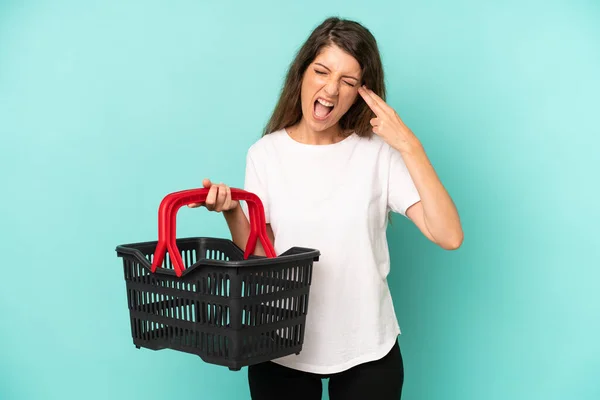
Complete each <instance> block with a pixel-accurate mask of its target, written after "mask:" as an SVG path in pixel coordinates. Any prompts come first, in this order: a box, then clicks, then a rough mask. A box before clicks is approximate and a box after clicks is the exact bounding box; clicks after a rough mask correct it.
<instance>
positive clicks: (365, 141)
mask: <svg viewBox="0 0 600 400" xmlns="http://www.w3.org/2000/svg"><path fill="white" fill-rule="evenodd" d="M358 144H359V146H360V148H361V150H362V151H363V152H365V153H368V154H371V155H372V156H374V157H377V160H378V161H379V162H385V161H387V160H389V159H390V157H394V151H396V150H395V149H394V148H393V147H391V146H390V145H389V144H388V143H387V142H386V141H385V140H383V139H382V138H381V137H380V136H377V135H375V134H373V135H372V136H368V137H367V136H360V137H358Z"/></svg>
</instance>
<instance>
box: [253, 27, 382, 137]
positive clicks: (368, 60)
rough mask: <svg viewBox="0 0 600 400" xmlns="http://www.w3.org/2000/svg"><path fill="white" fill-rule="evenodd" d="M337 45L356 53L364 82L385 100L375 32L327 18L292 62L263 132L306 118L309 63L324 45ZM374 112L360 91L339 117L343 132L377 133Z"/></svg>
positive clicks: (348, 51)
mask: <svg viewBox="0 0 600 400" xmlns="http://www.w3.org/2000/svg"><path fill="white" fill-rule="evenodd" d="M331 45H336V46H337V47H339V48H340V49H342V50H343V51H345V52H346V53H348V54H350V55H351V56H352V57H354V58H355V59H356V60H357V61H358V63H359V65H360V68H361V70H362V84H364V85H366V86H367V87H368V88H369V89H371V90H372V91H374V92H375V93H377V94H378V95H379V96H380V97H381V98H382V99H383V100H385V84H384V79H383V65H382V62H381V56H380V54H379V49H378V47H377V42H376V40H375V38H374V37H373V35H372V34H371V32H370V31H369V30H368V29H367V28H365V27H364V26H362V25H361V24H359V23H358V22H355V21H350V20H346V19H340V18H336V17H330V18H327V19H326V20H325V21H323V22H322V23H321V24H320V25H319V26H318V27H317V28H315V30H313V31H312V33H311V34H310V36H309V37H308V39H307V40H306V42H304V44H303V45H302V47H301V48H300V50H298V52H297V54H296V57H295V58H294V60H293V62H292V63H291V65H290V67H289V70H288V72H287V76H286V78H285V83H284V85H283V88H282V89H281V94H280V96H279V101H278V102H277V105H276V106H275V110H274V111H273V114H272V116H271V118H270V119H269V122H268V123H267V125H266V127H265V129H264V132H263V135H267V134H269V133H271V132H275V131H278V130H280V129H283V128H286V127H289V126H291V125H294V124H296V123H298V122H299V121H300V119H301V118H302V105H301V103H300V89H301V86H302V79H303V77H304V73H305V72H306V69H307V68H308V66H309V65H310V64H311V63H312V62H313V61H314V59H315V58H316V57H317V55H318V54H319V52H320V51H321V49H322V48H324V47H327V46H331ZM373 116H374V114H373V112H372V111H371V109H369V107H368V106H367V104H366V103H365V102H364V100H362V98H361V97H360V95H359V96H358V99H357V101H356V102H355V103H354V104H353V105H352V107H350V109H349V110H348V111H347V112H346V114H344V115H343V116H342V118H341V119H340V121H339V125H340V128H341V130H342V132H344V133H345V132H352V131H353V132H355V133H356V134H357V135H358V136H371V135H372V134H373V132H372V130H371V129H372V127H371V124H370V122H369V121H370V119H371V118H373Z"/></svg>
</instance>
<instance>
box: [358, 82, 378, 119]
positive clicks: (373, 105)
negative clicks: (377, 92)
mask: <svg viewBox="0 0 600 400" xmlns="http://www.w3.org/2000/svg"><path fill="white" fill-rule="evenodd" d="M358 93H359V94H360V95H361V96H362V98H363V99H364V100H365V103H367V105H368V106H369V108H370V109H371V110H372V111H373V112H374V113H375V115H376V116H378V117H380V116H381V115H382V114H383V109H382V108H381V106H380V105H379V103H378V102H377V99H375V98H374V97H373V96H372V95H371V94H370V93H369V92H368V91H367V89H365V87H364V86H361V87H360V88H358ZM373 94H374V93H373Z"/></svg>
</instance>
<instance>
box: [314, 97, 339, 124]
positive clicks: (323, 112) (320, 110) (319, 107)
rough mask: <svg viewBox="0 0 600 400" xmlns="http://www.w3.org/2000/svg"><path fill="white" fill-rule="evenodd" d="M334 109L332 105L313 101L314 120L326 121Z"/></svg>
mask: <svg viewBox="0 0 600 400" xmlns="http://www.w3.org/2000/svg"><path fill="white" fill-rule="evenodd" d="M334 107H335V105H334V104H333V103H330V102H328V101H326V100H323V99H321V98H318V99H317V100H315V104H314V114H315V118H316V119H319V120H324V119H326V118H327V117H328V116H329V114H331V111H332V110H333V108H334Z"/></svg>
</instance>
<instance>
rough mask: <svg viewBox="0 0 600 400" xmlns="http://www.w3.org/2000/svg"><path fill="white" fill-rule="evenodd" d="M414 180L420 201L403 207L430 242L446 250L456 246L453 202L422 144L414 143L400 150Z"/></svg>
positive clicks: (457, 234) (458, 232)
mask: <svg viewBox="0 0 600 400" xmlns="http://www.w3.org/2000/svg"><path fill="white" fill-rule="evenodd" d="M402 157H403V159H404V162H405V163H406V167H407V168H408V170H409V172H410V175H411V176H412V178H413V181H414V182H415V186H416V188H417V191H418V192H419V196H420V197H421V201H420V202H418V203H416V204H414V205H413V206H412V207H410V208H409V209H408V210H407V211H406V216H407V217H408V218H410V220H411V221H413V223H414V224H415V225H416V226H417V227H418V228H419V230H421V232H423V234H424V235H425V236H426V237H427V238H428V239H429V240H431V241H432V242H434V243H436V244H437V245H439V246H440V247H442V248H444V249H446V250H455V249H457V248H459V247H460V245H461V244H462V241H463V231H462V227H461V223H460V218H459V216H458V211H457V210H456V206H455V205H454V202H453V201H452V198H451V197H450V195H449V194H448V192H447V191H446V189H445V188H444V186H443V185H442V182H440V180H439V178H438V176H437V174H436V172H435V170H434V169H433V166H432V165H431V163H430V162H429V160H428V158H427V155H426V154H425V151H424V150H423V148H422V147H421V146H420V145H418V144H416V145H415V146H414V147H413V148H412V150H411V151H406V152H404V154H402Z"/></svg>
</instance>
